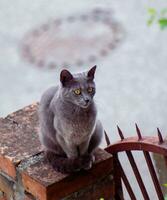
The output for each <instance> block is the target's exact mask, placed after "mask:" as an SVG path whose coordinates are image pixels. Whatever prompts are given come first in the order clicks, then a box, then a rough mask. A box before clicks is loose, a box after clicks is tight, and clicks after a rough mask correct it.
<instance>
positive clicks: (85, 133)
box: [61, 112, 96, 144]
mask: <svg viewBox="0 0 167 200" xmlns="http://www.w3.org/2000/svg"><path fill="white" fill-rule="evenodd" d="M95 121H96V114H95V113H91V112H87V113H81V114H73V115H72V116H71V117H67V116H65V115H64V117H63V118H62V120H61V123H62V126H61V128H62V130H61V132H62V134H63V135H64V137H65V138H66V140H68V141H70V142H72V143H74V144H80V143H82V142H84V141H85V140H86V139H88V138H89V137H90V135H91V134H92V131H93V128H94V126H95Z"/></svg>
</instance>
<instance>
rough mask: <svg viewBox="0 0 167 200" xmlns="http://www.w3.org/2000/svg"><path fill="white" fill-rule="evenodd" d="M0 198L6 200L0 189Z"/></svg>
mask: <svg viewBox="0 0 167 200" xmlns="http://www.w3.org/2000/svg"><path fill="white" fill-rule="evenodd" d="M0 200H7V198H6V197H5V195H4V193H3V192H2V191H0Z"/></svg>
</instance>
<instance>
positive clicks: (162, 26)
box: [158, 18, 167, 29]
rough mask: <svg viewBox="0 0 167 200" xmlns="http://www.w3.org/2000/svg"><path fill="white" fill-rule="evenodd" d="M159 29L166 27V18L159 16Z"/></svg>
mask: <svg viewBox="0 0 167 200" xmlns="http://www.w3.org/2000/svg"><path fill="white" fill-rule="evenodd" d="M158 23H159V25H160V27H161V29H164V28H167V18H161V19H159V20H158Z"/></svg>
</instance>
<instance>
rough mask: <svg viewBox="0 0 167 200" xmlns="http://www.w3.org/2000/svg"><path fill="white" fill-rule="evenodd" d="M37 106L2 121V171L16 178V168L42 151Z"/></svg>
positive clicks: (0, 155) (0, 143) (0, 128)
mask: <svg viewBox="0 0 167 200" xmlns="http://www.w3.org/2000/svg"><path fill="white" fill-rule="evenodd" d="M36 111H37V104H32V105H30V106H27V107H25V108H23V109H21V110H19V111H17V112H14V113H12V114H10V115H8V116H7V117H6V118H1V119H0V135H1V140H0V170H2V171H3V172H5V173H6V174H7V175H9V176H11V177H12V178H14V179H15V178H16V167H17V165H18V164H19V163H20V162H21V161H22V160H24V159H26V158H29V157H31V156H32V155H35V154H37V153H39V152H40V151H41V146H40V142H39V139H38V134H37V133H38V115H37V112H36Z"/></svg>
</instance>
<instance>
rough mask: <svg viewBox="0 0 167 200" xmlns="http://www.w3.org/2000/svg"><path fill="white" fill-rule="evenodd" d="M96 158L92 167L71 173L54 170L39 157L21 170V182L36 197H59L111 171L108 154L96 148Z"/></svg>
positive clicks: (110, 159) (50, 199)
mask: <svg viewBox="0 0 167 200" xmlns="http://www.w3.org/2000/svg"><path fill="white" fill-rule="evenodd" d="M96 159H97V161H96V163H95V164H94V165H93V167H92V169H90V170H88V171H80V172H78V173H75V174H71V175H66V174H61V173H59V172H56V171H54V170H53V169H52V168H51V166H49V165H48V164H47V163H46V162H45V160H43V159H41V161H39V162H37V163H36V164H34V165H31V166H29V167H27V168H26V169H24V170H23V171H22V182H23V185H24V187H25V189H26V191H28V192H29V193H31V194H33V196H35V197H36V198H37V199H41V200H46V199H49V200H52V199H53V200H56V199H61V198H63V197H65V196H68V195H69V194H71V193H73V192H75V191H78V190H80V189H82V188H84V187H86V186H88V185H91V184H93V183H95V182H96V181H98V180H99V179H101V178H102V177H105V176H107V175H109V174H111V173H112V170H113V167H112V166H113V164H112V156H111V155H110V154H108V153H107V152H105V151H104V150H101V149H98V150H97V152H96Z"/></svg>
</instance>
